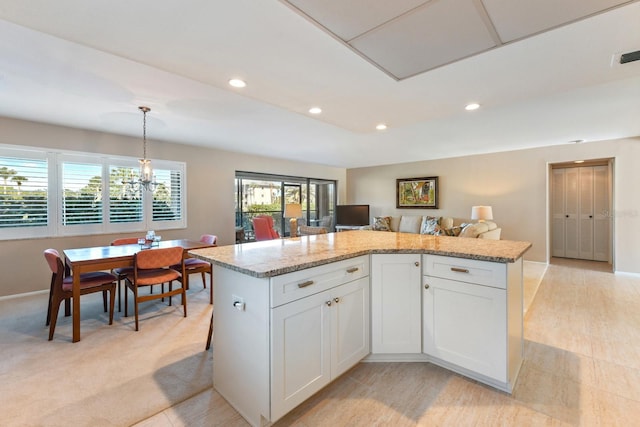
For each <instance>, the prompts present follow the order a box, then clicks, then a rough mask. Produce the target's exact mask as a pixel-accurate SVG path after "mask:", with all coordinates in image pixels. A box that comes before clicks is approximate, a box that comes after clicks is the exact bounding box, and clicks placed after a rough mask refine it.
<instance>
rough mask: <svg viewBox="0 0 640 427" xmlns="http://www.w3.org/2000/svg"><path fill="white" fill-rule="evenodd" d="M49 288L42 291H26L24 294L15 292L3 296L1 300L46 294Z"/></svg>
mask: <svg viewBox="0 0 640 427" xmlns="http://www.w3.org/2000/svg"><path fill="white" fill-rule="evenodd" d="M48 292H49V291H48V290H46V289H45V290H42V291H33V292H25V293H22V294H13V295H5V296H3V297H0V301H6V300H10V299H16V298H23V297H29V296H33V295H40V294H46V293H48Z"/></svg>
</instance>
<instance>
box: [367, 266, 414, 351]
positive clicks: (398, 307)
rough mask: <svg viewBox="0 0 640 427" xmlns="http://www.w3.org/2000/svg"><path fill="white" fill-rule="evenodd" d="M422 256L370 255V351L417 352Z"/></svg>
mask: <svg viewBox="0 0 640 427" xmlns="http://www.w3.org/2000/svg"><path fill="white" fill-rule="evenodd" d="M420 263H421V255H420V254H373V255H371V313H372V315H371V353H374V354H399V353H400V354H420V353H421V352H422V336H421V335H422V334H421V331H422V328H421V303H420V300H421V287H420V283H421V278H422V277H421V268H420Z"/></svg>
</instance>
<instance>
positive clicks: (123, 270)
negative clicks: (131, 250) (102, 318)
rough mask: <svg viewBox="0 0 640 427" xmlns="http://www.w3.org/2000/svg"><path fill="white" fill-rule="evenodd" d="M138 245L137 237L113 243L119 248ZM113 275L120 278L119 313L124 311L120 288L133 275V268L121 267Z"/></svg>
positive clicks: (113, 271) (114, 270)
mask: <svg viewBox="0 0 640 427" xmlns="http://www.w3.org/2000/svg"><path fill="white" fill-rule="evenodd" d="M134 244H138V238H137V237H123V238H120V239H115V240H113V241H112V242H111V246H119V245H134ZM111 272H112V273H113V274H115V275H116V277H117V278H118V312H121V311H122V307H121V305H122V304H121V303H122V298H121V296H120V288H121V287H122V281H123V280H124V279H125V277H127V274H130V273H133V267H119V268H114V269H113V270H111Z"/></svg>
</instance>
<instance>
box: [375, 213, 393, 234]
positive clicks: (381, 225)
mask: <svg viewBox="0 0 640 427" xmlns="http://www.w3.org/2000/svg"><path fill="white" fill-rule="evenodd" d="M390 223H391V217H388V216H374V217H373V224H371V229H372V230H376V231H391V225H390Z"/></svg>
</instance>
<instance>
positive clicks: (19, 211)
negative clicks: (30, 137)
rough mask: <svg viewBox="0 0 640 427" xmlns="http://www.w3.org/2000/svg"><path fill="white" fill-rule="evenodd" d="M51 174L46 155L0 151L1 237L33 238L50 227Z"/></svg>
mask: <svg viewBox="0 0 640 427" xmlns="http://www.w3.org/2000/svg"><path fill="white" fill-rule="evenodd" d="M3 154H9V155H3ZM12 154H13V155H12ZM48 170H49V168H48V161H47V159H46V156H45V153H40V154H39V155H34V154H32V153H29V152H25V153H18V152H15V151H13V152H7V151H5V152H3V151H0V233H1V234H0V236H3V237H5V236H6V237H31V236H32V235H37V234H33V233H39V231H35V230H34V229H36V228H43V227H45V228H46V227H47V226H48V225H49V216H48V199H49V196H48V195H49V182H48ZM12 229H13V231H12ZM16 229H19V230H16ZM27 229H28V230H27Z"/></svg>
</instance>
